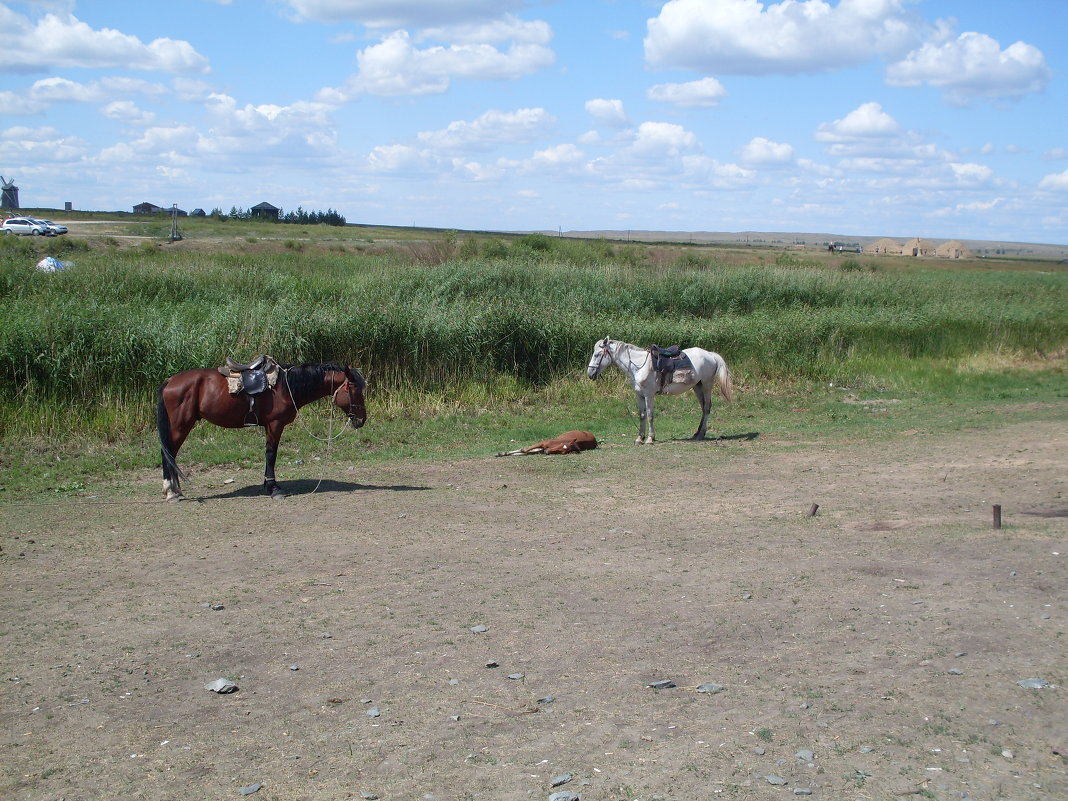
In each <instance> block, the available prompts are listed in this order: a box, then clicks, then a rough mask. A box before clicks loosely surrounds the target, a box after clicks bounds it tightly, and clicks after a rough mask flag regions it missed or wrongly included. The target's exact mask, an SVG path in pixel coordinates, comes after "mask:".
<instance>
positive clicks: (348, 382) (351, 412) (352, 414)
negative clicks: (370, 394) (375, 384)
mask: <svg viewBox="0 0 1068 801" xmlns="http://www.w3.org/2000/svg"><path fill="white" fill-rule="evenodd" d="M357 375H359V373H358V372H357ZM360 378H361V379H362V378H363V376H360ZM361 383H364V384H365V383H366V382H362V381H361ZM356 386H358V385H357V383H356V381H354V380H353V377H352V375H351V373H350V369H349V368H347V367H346V368H345V381H344V383H342V384H340V385H339V386H338V387H337V389H335V390H334V395H333V401H334V404H335V405H339V404H338V402H337V394H338V393H339V392H341V391H342V390H345V391H346V392H347V393H348V398H349V408H348V409H347V410H346V412H345V414H346V415H347V416H348V419H349V422H350V423H351V422H352V421H353V420H354V419H356V409H355V405H356V404H355V403H354V402H353V399H352V398H353V394H354V393H353V388H354V387H356Z"/></svg>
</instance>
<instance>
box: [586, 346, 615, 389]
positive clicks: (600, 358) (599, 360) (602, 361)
mask: <svg viewBox="0 0 1068 801" xmlns="http://www.w3.org/2000/svg"><path fill="white" fill-rule="evenodd" d="M611 344H612V340H611V339H609V338H608V337H605V338H604V339H602V340H600V341H599V342H597V343H596V344H595V345H594V346H593V356H591V357H590V363H589V364H588V365H587V366H586V375H588V376H589V377H590V378H591V379H594V380H595V379H596V378H597V376H599V375H600V374H601V371H602V370H603V369H604V368H605V365H606V364H611V363H612V348H611Z"/></svg>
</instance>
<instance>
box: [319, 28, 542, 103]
mask: <svg viewBox="0 0 1068 801" xmlns="http://www.w3.org/2000/svg"><path fill="white" fill-rule="evenodd" d="M555 58H556V57H555V55H554V54H553V51H552V50H550V49H549V48H547V47H546V46H545V45H543V44H540V43H536V42H519V43H515V44H513V45H512V46H511V47H510V48H509V49H508V50H507V51H502V50H498V49H497V48H496V47H494V46H493V45H490V44H458V45H450V46H448V47H444V46H432V47H428V48H425V49H419V48H417V47H415V46H414V45H413V44H412V41H411V37H410V36H409V34H408V33H407V31H395V32H393V33H391V34H389V35H388V36H386V37H385V38H384V39H383V40H382V41H381V42H379V43H378V44H375V45H371V46H370V47H368V48H366V49H364V50H361V51H360V52H359V53H357V54H356V61H357V64H358V65H359V72H358V73H357V74H355V75H353V76H352V77H351V78H349V80H348V81H347V82H346V84H345V85H344V86H342V87H338V88H326V89H322V90H320V92H319V94H318V99H319V100H322V101H324V102H328V103H337V104H340V103H345V102H348V101H350V100H352V99H353V98H356V97H359V96H361V95H365V94H370V95H386V96H391V95H426V94H441V93H443V92H445V91H447V90H448V88H449V84H450V82H451V80H452V79H454V78H468V79H476V80H490V79H503V78H508V79H514V78H519V77H522V76H523V75H528V74H530V73H532V72H535V71H537V70H539V69H542V68H544V67H548V66H549V65H551V64H552V63H553V62H554V60H555Z"/></svg>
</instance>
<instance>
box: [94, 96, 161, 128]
mask: <svg viewBox="0 0 1068 801" xmlns="http://www.w3.org/2000/svg"><path fill="white" fill-rule="evenodd" d="M100 111H101V113H102V114H103V115H104V116H105V117H107V118H108V119H112V120H118V121H119V122H124V123H126V124H128V125H149V124H151V123H152V122H153V121H154V120H155V117H156V115H155V114H153V113H152V112H149V111H143V110H142V109H140V108H138V107H137V104H136V103H134V102H133V101H130V100H116V101H115V102H113V103H108V104H107V105H106V106H104V108H102V109H101V110H100Z"/></svg>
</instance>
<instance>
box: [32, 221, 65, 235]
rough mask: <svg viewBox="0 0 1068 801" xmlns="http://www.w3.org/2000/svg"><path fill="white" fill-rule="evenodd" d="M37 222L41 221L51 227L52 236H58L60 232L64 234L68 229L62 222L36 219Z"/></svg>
mask: <svg viewBox="0 0 1068 801" xmlns="http://www.w3.org/2000/svg"><path fill="white" fill-rule="evenodd" d="M37 222H39V223H42V224H43V225H45V226H47V227H48V228H50V229H52V236H59V235H60V234H65V233H67V231H68V228H67V226H65V225H64V224H63V223H54V222H52V221H51V220H40V219H39V220H37Z"/></svg>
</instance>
